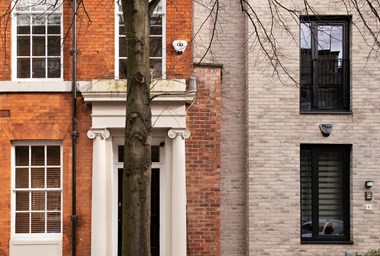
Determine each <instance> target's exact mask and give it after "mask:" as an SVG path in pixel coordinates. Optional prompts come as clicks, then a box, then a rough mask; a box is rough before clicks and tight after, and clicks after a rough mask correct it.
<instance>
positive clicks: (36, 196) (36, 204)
mask: <svg viewBox="0 0 380 256" xmlns="http://www.w3.org/2000/svg"><path fill="white" fill-rule="evenodd" d="M31 200H32V211H44V210H45V192H44V191H33V192H32V199H31Z"/></svg>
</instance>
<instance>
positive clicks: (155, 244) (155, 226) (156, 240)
mask: <svg viewBox="0 0 380 256" xmlns="http://www.w3.org/2000/svg"><path fill="white" fill-rule="evenodd" d="M159 152H160V148H159V146H152V162H159V160H160V154H159ZM118 155H119V156H118V158H119V162H124V159H123V156H124V147H123V146H119V148H118ZM153 166H154V165H153ZM117 195H118V196H117V197H118V198H117V206H118V207H117V228H118V242H117V249H118V250H117V251H118V254H117V255H118V256H121V250H122V240H123V237H122V224H123V223H122V209H123V204H122V202H123V169H122V168H118V193H117ZM150 243H151V254H152V256H159V255H160V168H154V167H153V168H152V180H151V224H150Z"/></svg>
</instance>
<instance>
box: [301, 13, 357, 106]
mask: <svg viewBox="0 0 380 256" xmlns="http://www.w3.org/2000/svg"><path fill="white" fill-rule="evenodd" d="M351 19H352V18H351V16H348V15H345V16H335V15H334V16H320V15H311V16H301V17H300V25H301V24H310V26H311V35H310V36H311V39H310V40H311V45H310V47H311V49H310V52H311V56H310V60H309V61H310V64H309V65H310V70H309V71H306V73H307V72H310V73H309V76H310V77H309V80H310V81H309V82H304V81H305V80H306V81H308V79H305V74H304V73H303V72H304V71H305V70H307V68H308V67H307V66H306V68H305V65H304V64H303V63H302V62H303V55H304V53H305V51H307V49H302V47H301V42H300V112H301V113H318V112H320V113H326V112H327V113H329V112H330V113H350V111H351V110H350V98H351V97H350V81H351V79H350V66H351V65H350V27H351V26H350V24H351ZM318 26H342V27H343V31H342V32H343V33H342V39H343V42H342V58H340V60H338V58H336V63H332V62H331V60H330V65H331V64H335V65H341V67H340V68H341V72H342V74H341V75H338V73H339V72H336V75H335V76H333V75H332V73H331V72H329V73H327V74H326V75H325V76H323V71H320V73H318V72H319V71H318V68H319V67H322V68H320V69H321V70H322V69H323V65H322V64H319V63H321V62H322V61H323V58H319V56H320V55H319V53H318ZM301 33H303V32H302V31H301V27H300V40H301V38H302V34H301ZM321 52H322V51H321ZM330 53H331V52H330ZM326 63H327V62H325V64H324V65H325V66H326V65H329V64H326ZM338 63H341V64H338ZM337 69H339V68H337ZM321 74H322V75H321ZM326 77H328V78H327V80H328V79H331V81H332V80H334V79H338V80H341V81H340V82H338V83H341V92H340V93H341V98H342V99H341V103H339V104H338V105H331V104H326V105H325V106H322V104H320V102H321V100H319V99H318V92H321V91H322V90H323V88H320V87H323V83H324V82H320V81H321V79H322V78H326ZM320 84H321V86H320ZM307 87H310V88H309V93H310V94H311V95H310V96H309V97H310V99H308V95H307V94H308V90H307ZM337 87H338V86H337ZM339 87H340V86H339ZM339 89H340V88H339Z"/></svg>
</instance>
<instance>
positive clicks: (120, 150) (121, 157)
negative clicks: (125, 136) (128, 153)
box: [117, 145, 124, 163]
mask: <svg viewBox="0 0 380 256" xmlns="http://www.w3.org/2000/svg"><path fill="white" fill-rule="evenodd" d="M117 151H118V162H119V163H123V162H124V146H123V145H119V146H118V147H117Z"/></svg>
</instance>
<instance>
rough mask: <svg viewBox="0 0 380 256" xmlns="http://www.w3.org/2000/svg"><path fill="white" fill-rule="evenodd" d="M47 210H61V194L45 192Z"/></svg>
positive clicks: (58, 192)
mask: <svg viewBox="0 0 380 256" xmlns="http://www.w3.org/2000/svg"><path fill="white" fill-rule="evenodd" d="M47 210H48V211H60V210H61V192H60V191H48V192H47Z"/></svg>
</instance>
